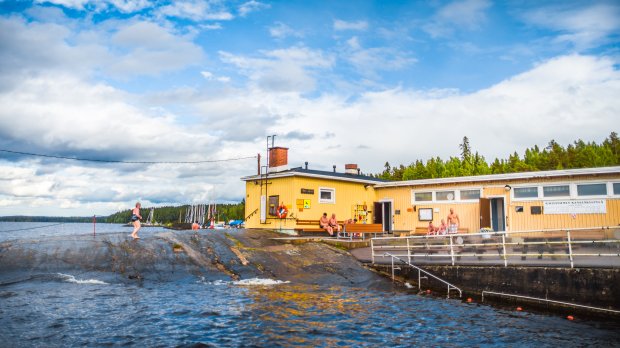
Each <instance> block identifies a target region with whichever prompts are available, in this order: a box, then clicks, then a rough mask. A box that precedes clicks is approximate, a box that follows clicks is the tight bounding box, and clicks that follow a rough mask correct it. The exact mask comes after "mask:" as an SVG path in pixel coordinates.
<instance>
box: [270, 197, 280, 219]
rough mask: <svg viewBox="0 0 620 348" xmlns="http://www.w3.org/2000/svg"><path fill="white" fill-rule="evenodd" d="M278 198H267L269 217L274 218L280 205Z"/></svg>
mask: <svg viewBox="0 0 620 348" xmlns="http://www.w3.org/2000/svg"><path fill="white" fill-rule="evenodd" d="M279 201H280V196H269V215H271V216H276V209H278V205H279V204H280V202H279Z"/></svg>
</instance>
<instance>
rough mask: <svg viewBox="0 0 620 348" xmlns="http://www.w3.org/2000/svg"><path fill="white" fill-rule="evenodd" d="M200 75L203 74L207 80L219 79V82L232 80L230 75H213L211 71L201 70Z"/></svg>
mask: <svg viewBox="0 0 620 348" xmlns="http://www.w3.org/2000/svg"><path fill="white" fill-rule="evenodd" d="M200 75H202V77H204V78H205V79H207V80H216V81H219V82H222V83H227V82H230V77H228V76H215V75H213V74H212V73H211V72H209V71H201V72H200Z"/></svg>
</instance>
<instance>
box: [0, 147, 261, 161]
mask: <svg viewBox="0 0 620 348" xmlns="http://www.w3.org/2000/svg"><path fill="white" fill-rule="evenodd" d="M0 152H7V153H13V154H18V155H26V156H37V157H47V158H58V159H66V160H73V161H86V162H103V163H126V164H200V163H216V162H230V161H240V160H245V159H250V158H256V156H247V157H237V158H227V159H219V160H202V161H120V160H103V159H93V158H77V157H67V156H56V155H44V154H39V153H31V152H22V151H12V150H4V149H0Z"/></svg>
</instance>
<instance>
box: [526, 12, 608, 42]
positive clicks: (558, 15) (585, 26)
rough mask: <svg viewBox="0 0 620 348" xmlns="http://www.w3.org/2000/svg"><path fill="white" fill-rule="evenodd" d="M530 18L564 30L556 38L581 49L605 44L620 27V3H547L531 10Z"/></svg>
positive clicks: (537, 22)
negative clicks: (579, 5)
mask: <svg viewBox="0 0 620 348" xmlns="http://www.w3.org/2000/svg"><path fill="white" fill-rule="evenodd" d="M524 18H525V20H526V22H528V23H530V24H533V25H536V26H539V27H543V28H548V29H551V30H555V31H559V32H560V33H561V34H560V35H559V36H558V37H557V38H555V41H556V42H568V43H570V44H572V45H574V47H575V48H576V49H577V50H584V49H588V48H592V47H595V46H598V45H600V44H603V43H605V42H607V41H608V39H609V36H610V35H613V34H617V33H618V31H619V30H620V6H618V5H615V6H614V5H611V4H593V5H591V6H588V7H585V8H565V7H560V6H555V7H546V8H541V9H537V10H534V11H531V12H528V13H526V14H525V16H524Z"/></svg>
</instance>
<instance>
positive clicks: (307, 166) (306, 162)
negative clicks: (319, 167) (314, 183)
mask: <svg viewBox="0 0 620 348" xmlns="http://www.w3.org/2000/svg"><path fill="white" fill-rule="evenodd" d="M306 170H308V162H306Z"/></svg>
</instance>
